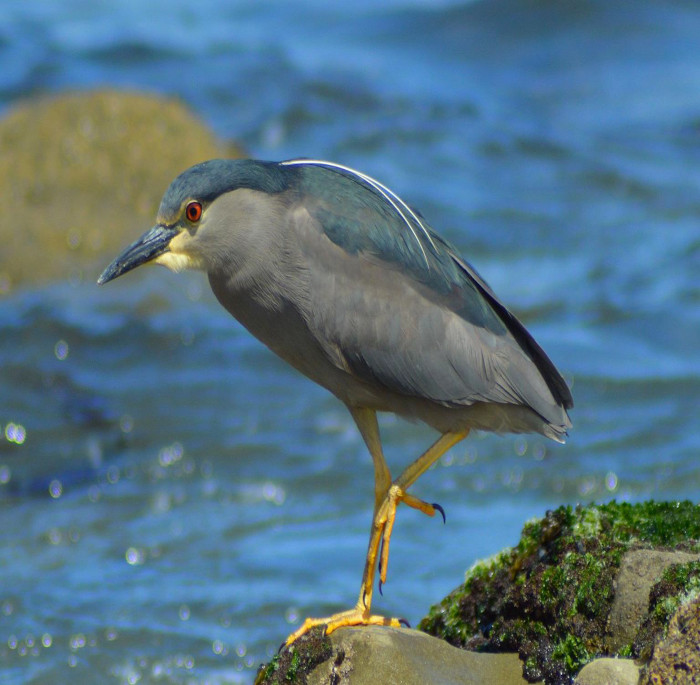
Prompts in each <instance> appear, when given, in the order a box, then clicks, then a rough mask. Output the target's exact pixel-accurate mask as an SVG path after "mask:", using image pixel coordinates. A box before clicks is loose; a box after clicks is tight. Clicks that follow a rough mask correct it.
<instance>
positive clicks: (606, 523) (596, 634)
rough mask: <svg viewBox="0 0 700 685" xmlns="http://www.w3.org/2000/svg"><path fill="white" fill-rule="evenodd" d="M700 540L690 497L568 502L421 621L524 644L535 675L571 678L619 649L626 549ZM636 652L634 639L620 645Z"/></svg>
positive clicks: (527, 668)
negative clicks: (620, 577)
mask: <svg viewBox="0 0 700 685" xmlns="http://www.w3.org/2000/svg"><path fill="white" fill-rule="evenodd" d="M698 540H700V507H698V506H697V505H694V504H692V503H690V502H669V503H666V502H659V503H656V502H647V503H642V504H636V505H632V504H626V503H615V502H612V503H610V504H604V505H590V506H588V507H580V506H579V507H576V508H572V507H570V506H567V507H560V508H559V509H557V510H555V511H550V512H547V514H546V516H545V517H544V518H543V519H540V520H537V521H531V522H529V523H527V524H526V525H525V527H524V528H523V535H522V538H521V540H520V542H519V543H518V545H517V546H516V547H514V548H512V549H509V550H505V551H504V552H502V553H500V554H499V555H498V556H496V557H494V558H492V559H489V560H487V561H484V562H481V563H479V564H477V565H475V566H474V567H473V568H472V569H470V571H469V572H468V573H467V578H466V581H465V583H464V585H463V586H461V587H460V588H458V589H456V590H455V591H454V592H452V593H451V594H450V595H449V596H448V597H446V598H445V599H444V600H443V601H442V602H441V603H440V604H439V605H437V606H435V607H433V608H432V609H431V611H430V613H429V615H428V616H427V617H426V618H424V619H423V621H422V622H421V624H420V626H419V628H420V629H422V630H424V631H426V632H428V633H430V634H432V635H435V636H438V637H442V638H444V639H445V640H447V641H448V642H450V643H451V644H453V645H455V646H459V647H463V648H467V649H476V650H482V651H517V652H518V653H519V654H520V657H521V659H522V660H523V661H524V675H525V676H526V677H527V678H528V679H529V680H535V679H542V678H543V679H544V680H545V681H546V682H547V683H570V682H571V681H572V679H573V676H574V675H575V674H576V673H577V672H578V671H579V670H580V669H581V668H582V667H583V666H584V665H585V664H586V663H587V662H588V661H590V660H591V659H592V658H594V657H595V656H597V655H609V651H608V648H607V644H608V643H607V640H606V637H607V635H606V633H607V630H608V616H609V614H610V610H611V607H612V604H613V600H614V596H615V579H616V577H617V572H618V569H619V567H620V563H621V560H622V557H623V555H624V553H625V552H626V551H628V550H631V549H653V548H659V547H661V548H664V549H674V550H683V551H686V552H696V551H698V550H700V544H699V543H698ZM657 632H658V631H657ZM657 632H653V633H650V639H653V638H654V637H655V636H656V634H657ZM635 644H636V643H635ZM634 649H635V650H637V649H641V646H634ZM632 652H633V645H632V644H627V645H625V646H623V647H622V648H621V649H620V650H618V652H617V653H618V654H619V655H622V656H630V655H632Z"/></svg>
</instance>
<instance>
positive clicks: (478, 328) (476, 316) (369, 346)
mask: <svg viewBox="0 0 700 685" xmlns="http://www.w3.org/2000/svg"><path fill="white" fill-rule="evenodd" d="M321 175H323V176H322V177H321ZM304 184H305V187H304V188H303V190H304V192H303V193H302V196H303V197H305V198H307V199H306V200H305V202H304V205H303V211H301V212H299V213H298V216H299V219H298V221H300V222H305V226H304V229H303V230H302V233H303V234H304V235H305V236H306V237H305V239H303V240H302V241H301V243H302V249H303V250H304V251H306V253H307V255H306V256H307V258H308V263H309V265H310V267H309V279H310V284H311V288H310V291H311V294H310V303H309V312H308V314H307V316H308V318H309V326H310V328H311V329H312V331H313V332H314V335H315V336H316V338H317V340H319V342H320V343H321V344H322V346H323V347H324V349H325V350H326V353H327V354H328V356H329V357H330V358H331V359H332V361H333V362H334V363H335V364H336V365H337V366H339V367H341V368H344V369H346V370H349V371H350V372H351V373H353V374H355V375H356V376H357V377H359V378H361V379H363V380H366V381H369V382H372V383H379V384H381V385H382V386H383V387H385V388H387V389H389V390H391V391H393V392H396V393H400V394H403V395H409V396H414V397H421V398H425V399H429V400H432V401H434V402H437V403H440V404H442V405H445V406H459V405H468V404H472V403H474V402H479V401H481V402H499V403H506V404H517V405H525V406H528V407H530V408H531V409H533V410H534V411H535V412H537V413H538V414H539V415H540V416H542V417H543V418H544V419H545V420H547V421H548V422H550V423H552V424H555V425H568V423H569V422H568V418H567V417H566V412H565V411H564V410H565V409H566V408H569V407H571V406H572V400H571V395H570V393H569V390H568V387H567V386H566V383H565V382H564V380H563V379H562V377H561V375H560V374H559V372H558V371H557V370H556V368H555V367H554V365H553V364H552V362H551V361H550V360H549V358H548V357H547V356H546V355H545V353H544V352H543V351H542V350H541V348H540V347H539V346H538V345H537V343H536V342H535V341H534V339H533V338H532V336H531V335H530V334H529V333H528V332H527V331H526V330H525V328H524V327H523V326H522V324H520V322H519V321H518V320H517V319H516V318H515V317H514V316H513V315H512V314H511V313H510V312H509V311H508V310H507V309H506V308H505V307H504V306H503V305H502V304H501V303H500V302H499V301H498V299H497V298H496V296H495V295H494V293H493V291H492V290H491V289H490V288H489V286H488V285H487V284H486V283H485V282H484V280H483V279H482V278H481V277H480V276H479V275H478V273H477V272H476V271H475V270H474V269H473V268H472V267H471V266H470V265H469V264H467V263H466V262H465V261H463V260H462V259H461V258H460V257H459V256H458V255H457V254H456V252H455V251H454V249H453V248H452V247H451V246H450V245H449V244H447V243H446V242H445V241H443V240H442V239H441V238H440V237H439V236H438V235H437V234H435V233H434V232H433V231H432V230H430V228H429V227H428V226H427V224H426V223H425V222H424V220H423V219H422V217H419V216H418V215H416V214H414V215H413V217H415V219H414V218H413V217H411V216H408V217H407V216H406V215H400V214H399V213H397V211H396V208H395V207H394V206H391V205H390V204H388V203H387V202H386V198H384V197H383V196H382V195H380V194H378V193H377V192H375V190H374V189H373V188H371V187H368V186H367V185H366V184H364V183H361V182H358V181H357V179H354V178H352V177H349V176H347V175H345V174H342V173H337V172H334V171H330V170H328V169H314V168H312V167H309V168H308V169H306V170H305V177H304ZM358 184H359V185H358ZM358 191H359V192H358ZM410 222H420V226H417V225H415V226H413V230H409V228H411V227H410V226H408V223H410Z"/></svg>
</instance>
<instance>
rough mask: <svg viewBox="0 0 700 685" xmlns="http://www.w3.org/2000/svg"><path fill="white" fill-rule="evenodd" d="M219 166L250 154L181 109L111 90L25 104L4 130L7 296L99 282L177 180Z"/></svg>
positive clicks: (1, 187) (0, 152)
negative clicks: (216, 162) (195, 169)
mask: <svg viewBox="0 0 700 685" xmlns="http://www.w3.org/2000/svg"><path fill="white" fill-rule="evenodd" d="M221 156H229V157H240V156H242V153H241V150H240V149H239V148H237V147H235V146H233V145H226V144H224V143H222V142H221V141H219V140H217V139H216V137H215V136H214V135H213V133H212V132H211V131H210V130H209V129H208V128H207V126H206V125H204V124H203V123H202V122H201V121H200V120H199V119H198V118H197V117H196V116H195V115H194V114H193V113H192V112H191V111H190V110H189V109H188V108H187V107H186V106H185V105H183V103H181V102H180V101H178V100H175V99H170V98H164V97H160V96H155V95H148V94H143V93H133V92H119V91H110V90H103V91H91V92H82V93H69V94H64V95H59V96H56V97H46V98H39V99H36V100H30V101H26V102H22V103H19V104H17V105H16V106H14V107H13V108H11V109H10V110H9V112H8V113H7V114H6V115H5V116H4V118H3V119H2V120H0V198H1V199H2V206H3V207H4V209H5V211H4V212H3V214H2V218H0V240H1V241H2V245H3V249H2V251H0V295H3V294H7V293H8V292H10V291H11V289H12V288H13V287H15V286H17V285H21V284H32V283H40V282H42V281H47V280H56V279H65V278H70V279H72V280H76V279H77V280H80V279H82V278H93V277H96V276H97V269H98V268H99V266H104V264H102V263H101V262H102V261H104V259H105V258H111V257H113V256H114V255H115V254H116V253H117V251H118V250H120V249H121V248H123V247H124V245H126V244H128V243H129V242H131V241H132V240H133V239H135V238H136V237H137V236H138V235H140V233H141V232H143V231H144V230H145V229H146V228H148V227H149V226H150V225H151V222H152V221H153V219H154V217H155V214H156V211H157V209H158V204H159V202H160V198H161V196H162V194H163V192H164V191H165V189H166V188H167V187H168V185H169V183H170V181H171V180H172V179H173V178H174V177H175V176H176V175H177V174H178V173H179V172H181V171H183V170H184V169H186V168H187V167H189V166H191V165H192V164H195V163H196V162H201V161H203V160H206V159H210V158H212V157H221ZM91 270H95V271H94V272H91Z"/></svg>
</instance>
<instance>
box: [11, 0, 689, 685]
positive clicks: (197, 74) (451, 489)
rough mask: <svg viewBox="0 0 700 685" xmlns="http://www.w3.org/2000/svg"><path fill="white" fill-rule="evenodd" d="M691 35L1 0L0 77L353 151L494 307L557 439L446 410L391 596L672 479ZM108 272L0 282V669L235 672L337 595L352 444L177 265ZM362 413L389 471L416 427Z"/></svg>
mask: <svg viewBox="0 0 700 685" xmlns="http://www.w3.org/2000/svg"><path fill="white" fill-rule="evenodd" d="M698 36H700V5H698V4H697V3H694V2H681V1H680V0H678V1H676V2H667V1H666V2H660V1H659V2H656V1H653V0H652V1H650V2H645V3H639V2H625V1H620V2H616V3H608V2H604V1H602V0H601V1H591V2H582V1H581V2H567V3H556V2H535V1H534V0H533V1H530V2H528V1H526V0H483V1H481V2H473V3H453V2H435V3H431V2H427V1H425V2H419V1H415V2H411V1H410V0H392V1H391V2H384V3H382V4H381V5H379V4H378V3H374V2H365V1H359V2H358V1H356V2H352V3H342V6H341V3H328V2H327V1H326V0H324V1H323V2H321V1H320V0H319V1H318V2H309V1H307V2H289V3H286V2H267V3H261V2H216V1H214V0H200V1H199V2H197V3H195V4H193V3H191V2H181V1H180V0H168V2H163V1H160V2H149V3H144V2H134V1H126V2H111V3H110V2H92V3H87V2H83V1H80V0H65V1H64V2H61V3H55V2H49V1H48V0H45V1H44V2H39V1H37V2H33V3H27V2H10V3H5V6H4V7H3V12H2V18H1V19H0V105H1V106H2V107H7V106H9V105H11V103H13V102H14V101H16V100H17V99H19V98H23V97H27V96H30V95H33V94H38V93H45V92H61V91H64V90H65V89H76V88H90V87H96V86H105V85H109V86H115V87H123V88H138V89H144V90H150V91H157V92H160V93H164V94H168V95H176V96H178V97H180V98H182V99H183V100H184V101H185V102H187V104H188V105H189V106H190V107H191V108H192V109H194V110H195V111H196V112H198V113H199V115H200V116H201V117H202V118H203V119H204V120H205V121H207V122H208V123H209V124H210V125H211V126H212V128H213V129H214V130H215V131H216V133H217V134H219V135H220V136H221V137H223V138H236V139H237V140H239V141H241V142H242V143H243V144H244V145H245V146H246V147H247V148H248V149H249V150H250V151H251V153H252V154H253V155H254V156H256V157H260V158H266V159H283V158H289V157H293V156H313V157H320V158H328V159H333V160H335V161H339V162H342V163H345V164H349V165H351V166H355V167H357V168H359V169H362V170H363V171H366V172H368V173H370V174H372V175H373V176H375V177H377V178H379V179H381V180H382V181H384V182H385V183H387V184H388V185H390V186H391V187H392V188H394V189H395V190H396V191H397V192H400V193H401V195H402V196H403V197H404V198H405V199H406V200H407V201H409V202H411V203H412V204H414V205H415V206H417V207H419V208H420V209H421V210H422V211H423V213H424V214H425V215H426V216H427V217H428V218H429V220H430V222H431V223H432V225H433V226H434V227H435V228H436V229H438V230H439V231H440V232H442V233H443V234H444V235H445V236H446V237H448V238H449V239H450V240H451V241H452V242H453V243H455V244H456V245H457V246H458V247H459V248H460V250H461V251H462V252H463V254H464V255H465V256H466V257H467V258H468V259H469V260H470V261H471V262H473V263H474V264H475V265H476V266H477V268H478V269H479V270H480V271H481V273H482V274H483V275H484V277H485V278H487V280H488V281H489V282H490V283H491V285H492V286H493V288H494V289H495V290H496V291H497V292H498V293H499V295H500V296H501V298H502V299H503V300H504V301H505V302H506V303H508V304H509V305H510V306H511V307H512V308H513V309H514V310H515V311H516V312H517V313H518V314H519V315H520V316H521V318H522V319H523V321H524V322H525V324H526V325H527V326H528V327H529V328H530V330H531V331H532V332H533V333H534V334H535V335H536V337H537V339H538V340H539V341H540V343H541V344H542V345H543V347H544V348H545V349H546V350H547V352H548V353H549V354H550V356H551V357H552V358H553V360H554V361H555V363H556V364H557V365H558V366H559V367H560V368H561V370H562V371H563V373H564V374H565V376H566V378H567V379H568V380H569V382H570V383H571V384H572V389H573V394H574V398H575V402H576V407H575V410H574V411H573V412H572V419H573V422H574V428H573V430H572V432H571V436H570V440H569V442H568V444H567V445H565V446H558V445H555V444H553V443H549V442H547V441H545V439H543V438H540V437H538V436H520V437H515V436H506V437H495V436H487V435H477V436H474V437H471V438H470V439H469V440H467V441H466V442H465V443H463V444H461V445H459V446H458V447H457V448H455V449H454V450H453V451H452V452H451V453H449V454H448V455H447V456H446V457H445V458H443V459H442V460H441V462H440V463H439V464H438V465H437V466H436V468H434V469H433V470H432V471H431V472H429V473H428V474H426V476H425V477H423V478H422V479H421V481H420V482H419V483H418V484H417V486H416V488H415V492H416V493H418V494H419V495H421V496H423V497H425V498H426V499H428V500H429V501H438V502H440V504H442V506H443V507H444V508H445V510H446V512H447V524H446V525H444V526H443V525H442V523H441V522H439V521H436V520H427V519H424V517H422V516H421V515H419V514H418V513H416V512H413V511H400V514H399V519H398V523H397V527H396V530H395V534H394V537H393V538H392V549H391V559H390V566H389V580H388V582H387V584H386V586H385V590H384V597H377V599H376V602H375V608H376V609H377V610H378V611H382V612H384V613H387V614H393V615H399V616H405V617H406V618H408V619H409V620H410V621H411V622H413V623H415V622H417V621H418V620H419V619H420V618H421V617H422V616H423V615H424V614H425V613H426V611H427V609H428V607H429V606H430V604H431V603H434V602H436V601H438V600H439V599H440V598H441V597H442V596H443V595H444V594H446V593H447V592H448V591H450V590H451V589H452V588H453V587H455V586H456V585H457V584H458V583H459V580H460V578H461V577H462V575H463V572H464V570H465V568H467V567H468V566H469V565H470V564H471V563H472V562H473V561H474V560H476V559H478V558H479V557H483V556H486V555H489V554H493V553H495V552H497V551H499V550H500V549H501V548H503V547H504V546H506V545H509V544H513V543H514V542H515V541H516V540H517V537H518V533H519V530H520V528H521V526H522V524H523V522H524V521H525V520H527V519H528V518H529V517H532V516H535V515H541V514H542V513H543V512H544V511H545V510H546V509H547V508H552V507H555V506H558V505H559V504H561V503H575V502H579V501H580V502H587V501H590V500H596V501H604V500H608V499H611V498H613V497H614V498H617V499H623V500H632V501H637V500H642V499H646V498H657V499H675V498H690V499H693V500H695V501H697V500H698V490H699V488H700V468H699V467H698V459H697V457H698V454H699V452H700V432H699V431H698V410H699V409H700V402H699V397H700V280H699V278H698V274H699V273H700V42H699V41H698ZM179 144H186V141H179ZM178 171H180V170H179V169H173V175H175V174H176V173H177V172H178ZM4 210H5V211H4V212H3V214H2V216H1V217H0V221H11V212H8V211H7V210H8V203H5V206H4ZM144 228H146V227H145V226H144ZM107 261H108V260H107ZM140 271H142V273H139V272H136V273H134V274H131V275H129V276H128V277H125V278H123V279H120V280H119V281H117V282H115V283H113V284H110V285H109V286H106V287H103V288H97V287H96V286H95V285H94V283H93V281H92V279H91V278H90V279H86V281H85V282H79V283H76V282H74V281H71V282H69V281H66V282H65V283H59V284H52V285H50V286H46V287H41V288H37V287H35V288H32V287H25V288H22V289H15V290H13V291H11V292H10V293H8V294H6V295H5V296H4V297H3V299H2V303H1V304H2V306H1V307H0V431H1V433H2V437H1V438H0V512H1V516H2V527H1V529H0V682H7V683H24V682H31V683H73V682H94V683H101V682H105V683H137V682H140V683H148V682H158V683H163V682H166V683H189V682H196V683H205V682H206V683H248V682H250V681H251V680H252V678H253V675H254V672H255V669H256V667H257V665H258V664H259V663H260V662H262V661H265V660H267V659H268V658H269V656H270V655H271V654H272V653H273V652H274V651H275V650H276V648H277V646H278V645H279V643H280V642H281V641H282V640H283V639H284V637H285V636H286V634H287V633H288V632H290V631H291V630H292V629H293V627H294V626H295V625H297V624H298V622H299V620H300V619H301V618H302V617H303V616H305V615H324V614H326V613H328V612H332V611H336V610H340V609H343V608H347V607H349V606H350V605H351V604H353V603H354V602H355V599H356V596H355V595H356V592H357V590H358V585H359V580H360V573H361V569H362V561H363V555H364V552H365V545H366V536H367V533H368V528H369V519H370V509H371V500H372V486H371V474H372V470H371V465H370V460H369V457H368V456H367V455H366V453H365V449H364V446H363V445H362V443H361V440H360V438H359V436H358V434H357V432H356V430H355V428H354V426H353V425H352V422H351V420H350V418H349V417H348V415H347V414H346V412H345V410H344V408H343V407H342V406H340V405H339V404H338V403H337V402H336V401H335V400H334V399H333V398H331V397H330V396H328V395H327V394H326V393H325V392H324V391H323V390H321V389H319V388H317V387H315V386H314V385H313V384H311V383H309V382H308V381H306V380H305V379H304V378H301V377H300V376H298V375H297V374H296V373H295V372H294V371H292V370H290V369H288V368H287V367H286V366H284V364H283V363H282V362H280V361H279V360H277V359H276V358H274V357H273V356H272V355H271V353H269V352H268V351H267V350H265V349H264V348H262V347H261V346H260V345H259V344H258V343H257V342H255V341H254V340H253V339H251V337H250V336H249V335H248V334H247V333H246V332H245V331H244V330H242V329H241V328H240V327H239V326H238V325H237V324H235V322H233V321H232V320H231V319H230V318H229V317H228V315H227V314H226V313H225V312H223V311H222V310H221V309H220V308H219V307H218V305H217V304H216V303H215V302H214V300H213V298H212V296H211V295H210V293H209V291H208V286H207V285H206V283H205V281H204V279H203V277H201V276H200V275H197V274H186V275H179V276H178V275H173V274H170V273H168V272H166V271H165V270H162V269H143V270H140ZM94 276H95V277H96V276H97V273H95V274H94ZM382 429H383V434H384V438H385V443H386V450H387V455H388V459H389V461H390V464H391V465H392V466H393V467H394V469H395V470H398V468H399V467H400V466H401V465H404V464H406V463H407V462H408V461H409V460H410V459H412V458H413V457H415V456H416V455H417V454H418V453H419V452H420V451H421V450H422V449H423V448H424V447H425V446H426V445H427V444H428V443H429V442H430V441H431V440H432V439H433V435H432V434H431V433H430V431H429V430H428V429H426V428H424V427H421V426H418V425H412V424H405V423H403V422H401V421H398V420H396V419H394V418H392V417H390V416H388V417H385V418H384V419H383V421H382Z"/></svg>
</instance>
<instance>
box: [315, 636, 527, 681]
mask: <svg viewBox="0 0 700 685" xmlns="http://www.w3.org/2000/svg"><path fill="white" fill-rule="evenodd" d="M330 640H331V643H332V649H333V654H332V656H331V658H330V659H328V660H327V661H325V662H324V663H322V664H320V665H319V666H317V667H316V668H315V669H314V670H313V671H312V672H311V673H310V674H309V676H308V680H307V682H308V685H329V684H332V685H350V684H351V685H377V683H387V684H389V683H390V684H391V685H426V684H427V683H430V684H431V685H524V684H525V683H526V682H527V681H526V680H525V679H524V678H523V677H522V663H521V661H520V659H519V658H518V655H517V654H486V653H477V652H468V651H465V650H461V649H457V648H456V647H452V646H451V645H449V644H447V643H446V642H443V641H442V640H439V639H437V638H435V637H431V636H429V635H426V634H425V633H421V632H418V631H415V630H406V629H397V628H386V627H382V626H371V627H364V628H343V629H342V630H337V631H336V632H334V633H333V634H332V635H331V636H330Z"/></svg>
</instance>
